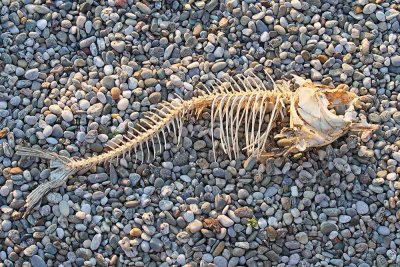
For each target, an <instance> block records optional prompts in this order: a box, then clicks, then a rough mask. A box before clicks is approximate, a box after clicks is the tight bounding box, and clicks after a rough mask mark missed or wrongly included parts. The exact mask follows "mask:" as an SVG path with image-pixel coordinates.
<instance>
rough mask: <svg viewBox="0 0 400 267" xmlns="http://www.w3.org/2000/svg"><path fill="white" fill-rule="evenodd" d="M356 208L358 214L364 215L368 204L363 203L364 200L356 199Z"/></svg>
mask: <svg viewBox="0 0 400 267" xmlns="http://www.w3.org/2000/svg"><path fill="white" fill-rule="evenodd" d="M356 210H357V212H358V214H360V215H365V214H367V213H368V212H369V207H368V204H367V203H365V202H364V201H357V203H356Z"/></svg>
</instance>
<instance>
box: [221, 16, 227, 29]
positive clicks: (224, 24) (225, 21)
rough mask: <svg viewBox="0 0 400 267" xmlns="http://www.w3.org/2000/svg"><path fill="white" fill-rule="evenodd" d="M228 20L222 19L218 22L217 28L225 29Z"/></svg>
mask: <svg viewBox="0 0 400 267" xmlns="http://www.w3.org/2000/svg"><path fill="white" fill-rule="evenodd" d="M228 22H229V21H228V19H227V18H222V19H221V20H220V21H219V26H220V27H221V28H224V27H226V26H227V25H228Z"/></svg>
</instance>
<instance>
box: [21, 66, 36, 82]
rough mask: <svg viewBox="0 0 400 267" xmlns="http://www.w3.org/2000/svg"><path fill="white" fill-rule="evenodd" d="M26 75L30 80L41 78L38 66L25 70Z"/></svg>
mask: <svg viewBox="0 0 400 267" xmlns="http://www.w3.org/2000/svg"><path fill="white" fill-rule="evenodd" d="M24 77H25V78H26V79H28V80H31V81H34V80H36V79H37V78H39V70H38V69H36V68H34V69H30V70H27V71H26V72H25V75H24Z"/></svg>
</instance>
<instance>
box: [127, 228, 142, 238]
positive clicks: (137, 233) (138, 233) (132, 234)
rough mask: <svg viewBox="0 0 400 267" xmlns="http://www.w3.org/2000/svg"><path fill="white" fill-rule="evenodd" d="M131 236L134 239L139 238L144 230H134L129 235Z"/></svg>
mask: <svg viewBox="0 0 400 267" xmlns="http://www.w3.org/2000/svg"><path fill="white" fill-rule="evenodd" d="M129 234H130V235H131V236H133V237H139V236H140V235H141V234H142V230H140V229H139V228H137V227H135V228H132V230H131V231H130V233H129Z"/></svg>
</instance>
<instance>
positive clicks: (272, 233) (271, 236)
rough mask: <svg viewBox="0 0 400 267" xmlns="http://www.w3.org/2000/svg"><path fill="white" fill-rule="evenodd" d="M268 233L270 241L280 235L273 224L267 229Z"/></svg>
mask: <svg viewBox="0 0 400 267" xmlns="http://www.w3.org/2000/svg"><path fill="white" fill-rule="evenodd" d="M265 230H266V232H267V235H268V238H269V240H270V241H274V240H275V239H276V237H277V236H278V233H277V232H276V230H275V228H274V227H272V226H271V225H270V226H268V227H267V229H265Z"/></svg>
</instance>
